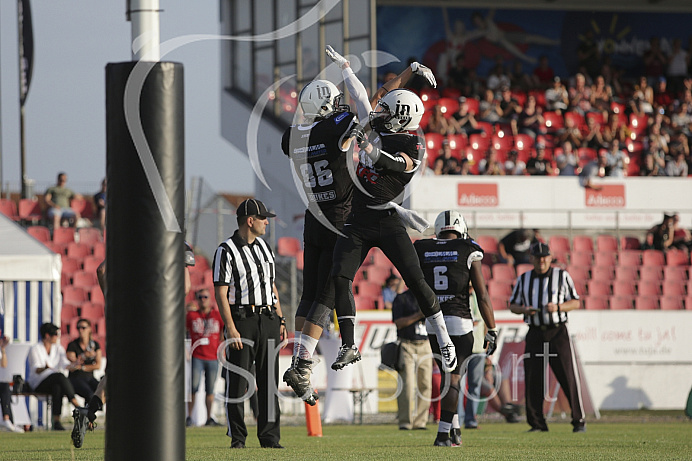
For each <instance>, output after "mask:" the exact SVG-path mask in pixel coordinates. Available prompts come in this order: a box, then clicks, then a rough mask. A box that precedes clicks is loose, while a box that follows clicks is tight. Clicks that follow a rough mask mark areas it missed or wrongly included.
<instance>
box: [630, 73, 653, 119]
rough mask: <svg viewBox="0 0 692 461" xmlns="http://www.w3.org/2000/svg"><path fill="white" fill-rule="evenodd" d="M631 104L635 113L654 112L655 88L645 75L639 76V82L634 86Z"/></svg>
mask: <svg viewBox="0 0 692 461" xmlns="http://www.w3.org/2000/svg"><path fill="white" fill-rule="evenodd" d="M629 106H630V109H632V112H634V113H635V114H647V115H651V114H653V113H654V89H653V88H652V87H651V86H650V85H649V82H648V80H647V79H646V77H645V76H643V75H642V76H641V77H639V84H638V85H635V87H634V93H633V94H632V99H631V100H630V103H629Z"/></svg>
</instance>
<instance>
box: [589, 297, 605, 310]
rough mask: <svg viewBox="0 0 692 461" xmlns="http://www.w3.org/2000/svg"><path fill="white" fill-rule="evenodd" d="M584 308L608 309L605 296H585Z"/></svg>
mask: <svg viewBox="0 0 692 461" xmlns="http://www.w3.org/2000/svg"><path fill="white" fill-rule="evenodd" d="M584 309H586V310H588V311H594V310H600V311H602V310H606V309H608V297H607V296H586V297H584Z"/></svg>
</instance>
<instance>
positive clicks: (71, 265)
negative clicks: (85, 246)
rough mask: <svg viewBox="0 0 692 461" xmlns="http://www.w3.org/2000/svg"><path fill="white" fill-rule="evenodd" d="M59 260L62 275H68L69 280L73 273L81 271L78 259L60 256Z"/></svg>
mask: <svg viewBox="0 0 692 461" xmlns="http://www.w3.org/2000/svg"><path fill="white" fill-rule="evenodd" d="M61 260H62V273H63V274H68V275H69V276H70V278H72V276H73V275H74V274H75V272H78V271H80V270H82V264H81V263H80V259H77V258H70V257H69V256H61Z"/></svg>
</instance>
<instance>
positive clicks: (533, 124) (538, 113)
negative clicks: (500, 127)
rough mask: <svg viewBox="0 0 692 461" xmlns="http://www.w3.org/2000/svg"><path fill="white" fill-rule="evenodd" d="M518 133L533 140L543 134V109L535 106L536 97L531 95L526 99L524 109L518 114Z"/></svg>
mask: <svg viewBox="0 0 692 461" xmlns="http://www.w3.org/2000/svg"><path fill="white" fill-rule="evenodd" d="M518 125H519V133H523V134H528V135H529V136H531V137H532V138H533V139H534V140H535V139H536V136H538V135H539V134H545V133H546V131H545V119H544V118H543V109H541V108H540V107H538V106H537V105H536V97H535V96H534V95H532V94H530V95H529V97H528V98H527V99H526V107H524V110H523V111H522V112H521V113H520V114H519V122H518Z"/></svg>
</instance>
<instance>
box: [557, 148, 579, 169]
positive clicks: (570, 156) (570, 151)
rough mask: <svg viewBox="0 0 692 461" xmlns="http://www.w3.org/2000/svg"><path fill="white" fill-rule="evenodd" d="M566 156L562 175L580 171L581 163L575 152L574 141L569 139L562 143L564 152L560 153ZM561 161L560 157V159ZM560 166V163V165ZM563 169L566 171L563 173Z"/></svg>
mask: <svg viewBox="0 0 692 461" xmlns="http://www.w3.org/2000/svg"><path fill="white" fill-rule="evenodd" d="M560 155H561V156H562V157H563V158H564V164H563V165H564V166H563V167H560V175H562V176H565V175H567V176H573V175H575V174H577V173H578V168H577V164H578V163H579V159H578V158H577V153H576V152H574V147H573V146H572V143H571V142H569V141H565V142H564V143H563V144H562V154H560ZM558 163H559V159H558ZM558 166H559V165H558ZM563 170H564V171H565V172H564V173H563Z"/></svg>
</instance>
